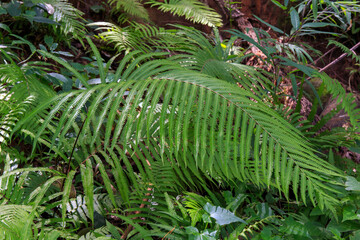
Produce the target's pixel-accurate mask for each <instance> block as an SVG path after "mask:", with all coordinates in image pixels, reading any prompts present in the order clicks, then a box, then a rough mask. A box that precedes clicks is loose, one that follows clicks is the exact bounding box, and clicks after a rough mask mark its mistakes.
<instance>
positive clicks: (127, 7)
mask: <svg viewBox="0 0 360 240" xmlns="http://www.w3.org/2000/svg"><path fill="white" fill-rule="evenodd" d="M108 3H109V4H112V5H113V6H115V8H116V9H117V10H119V11H124V12H126V13H128V14H130V15H132V16H135V17H138V18H142V19H145V20H147V21H149V14H148V12H147V11H146V9H145V8H144V6H143V5H142V4H141V1H140V0H108Z"/></svg>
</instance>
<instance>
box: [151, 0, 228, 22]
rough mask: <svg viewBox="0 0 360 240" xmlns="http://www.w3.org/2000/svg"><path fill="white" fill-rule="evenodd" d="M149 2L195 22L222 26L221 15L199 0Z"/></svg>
mask: <svg viewBox="0 0 360 240" xmlns="http://www.w3.org/2000/svg"><path fill="white" fill-rule="evenodd" d="M149 2H150V3H151V4H152V6H156V7H158V8H159V10H161V11H163V12H171V13H172V14H174V15H177V16H183V17H185V18H186V19H187V20H190V21H192V22H194V23H201V24H203V25H208V26H210V27H221V26H222V20H221V16H220V15H219V14H218V13H217V12H215V11H214V10H213V9H212V8H210V7H208V6H207V5H205V4H204V3H202V2H200V1H198V0H165V1H164V2H160V1H155V0H151V1H149Z"/></svg>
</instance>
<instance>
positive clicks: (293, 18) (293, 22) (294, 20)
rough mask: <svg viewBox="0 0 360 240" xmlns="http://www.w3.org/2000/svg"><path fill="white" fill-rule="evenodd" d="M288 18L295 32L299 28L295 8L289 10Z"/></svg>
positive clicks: (298, 19)
mask: <svg viewBox="0 0 360 240" xmlns="http://www.w3.org/2000/svg"><path fill="white" fill-rule="evenodd" d="M290 18H291V25H292V26H293V28H294V29H295V31H297V30H299V28H300V17H299V14H298V12H297V11H296V9H295V8H293V7H292V8H291V9H290Z"/></svg>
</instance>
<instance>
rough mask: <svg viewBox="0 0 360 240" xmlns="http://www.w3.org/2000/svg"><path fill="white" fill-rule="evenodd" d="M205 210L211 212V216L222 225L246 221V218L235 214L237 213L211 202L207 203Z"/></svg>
mask: <svg viewBox="0 0 360 240" xmlns="http://www.w3.org/2000/svg"><path fill="white" fill-rule="evenodd" d="M204 210H205V211H206V212H207V213H209V214H210V217H212V218H214V219H215V220H216V223H217V224H219V225H220V226H222V225H226V224H230V223H234V222H242V223H246V222H245V221H244V220H242V219H241V218H239V217H237V216H235V214H234V213H232V212H230V211H229V210H227V209H225V208H222V207H217V206H213V205H211V204H210V203H206V204H205V206H204Z"/></svg>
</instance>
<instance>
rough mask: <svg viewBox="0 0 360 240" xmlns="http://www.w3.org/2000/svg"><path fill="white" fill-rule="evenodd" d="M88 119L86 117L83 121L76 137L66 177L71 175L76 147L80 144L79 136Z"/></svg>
mask: <svg viewBox="0 0 360 240" xmlns="http://www.w3.org/2000/svg"><path fill="white" fill-rule="evenodd" d="M86 119H87V115H86V117H85V119H84V121H83V122H82V124H81V127H80V130H79V133H78V135H77V136H76V139H75V143H74V146H73V149H72V151H71V154H70V157H69V163H68V167H67V171H66V175H67V174H69V172H70V169H71V160H72V157H73V155H74V151H75V147H76V144H77V142H78V140H79V136H80V133H81V131H82V129H83V127H84V124H85V121H86Z"/></svg>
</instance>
